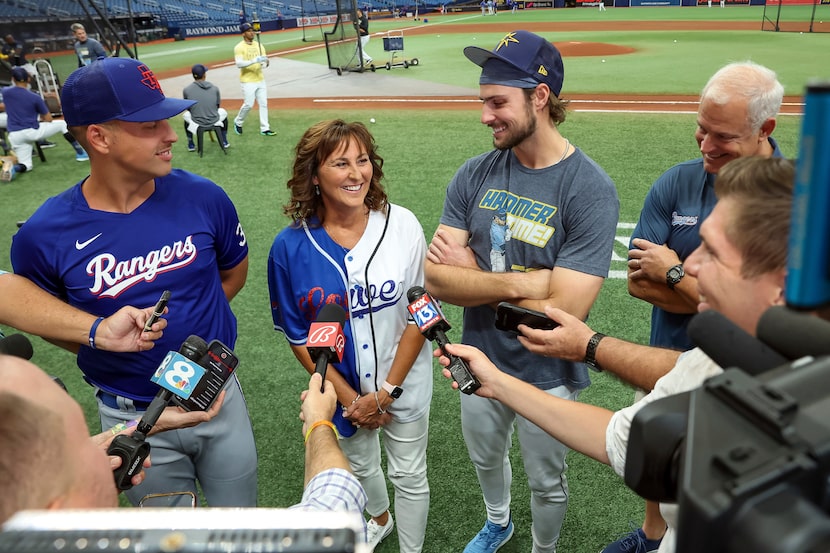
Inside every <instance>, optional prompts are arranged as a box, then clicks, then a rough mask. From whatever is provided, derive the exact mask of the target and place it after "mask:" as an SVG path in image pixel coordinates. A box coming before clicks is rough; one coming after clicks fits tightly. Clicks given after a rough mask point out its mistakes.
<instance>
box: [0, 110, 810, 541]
mask: <svg viewBox="0 0 830 553" xmlns="http://www.w3.org/2000/svg"><path fill="white" fill-rule="evenodd" d="M371 116H372V117H374V118H376V120H377V123H375V124H370V125H369V126H370V128H371V130H372V132H373V133H374V136H375V138H376V140H377V143H378V144H379V147H380V153H381V155H382V156H383V157H384V158H385V162H386V163H385V165H384V170H385V172H386V186H387V189H388V191H389V195H390V198H391V200H392V201H393V202H395V203H398V204H402V205H404V206H406V207H408V208H410V209H411V210H412V211H413V212H414V213H415V214H416V215H417V217H418V218H419V220H420V221H421V223H422V225H423V228H424V231H425V233H426V236H427V237H429V236H431V234H432V232H433V231H434V229H435V227H436V225H437V223H438V217H439V215H440V212H441V206H442V203H443V195H444V190H445V188H446V184H447V182H448V181H449V179H450V178H451V176H452V175H453V173H454V172H455V170H456V169H457V168H458V166H459V165H460V164H461V163H462V162H463V161H464V160H465V159H466V158H468V157H471V156H473V155H475V154H478V153H480V152H482V151H485V150H486V149H488V148H490V146H491V145H490V138H489V131H488V129H487V128H485V127H484V126H482V125H481V124H480V123H479V121H478V112H477V111H473V110H467V111H440V112H436V111H427V110H418V111H415V112H407V111H402V110H380V111H373V112H372V114H371ZM331 117H343V118H346V119H349V120H361V121H364V122H367V121H368V118H369V115H368V113H367V112H365V111H360V110H355V111H349V110H337V111H335V110H314V111H312V110H300V111H290V112H289V111H276V110H274V111H272V113H271V122H272V124H273V128H274V129H275V130H276V131H277V132H278V137H275V138H273V139H270V138H269V139H265V138H262V137H260V136H258V135H256V134H244V135H242V136H236V135H231V137H230V141H231V148H230V150H229V151H228V155H227V156H224V155H222V154H221V152H220V151H219V149H218V148H213V147H212V145H210V144H208V145H207V148H206V150H205V156H204V158H202V159H199V158H198V157H197V156H196V154H194V153H188V152H187V151H186V145H185V143H184V142H183V141H179V142H178V143H177V144H175V145H174V160H173V163H174V165H175V166H177V167H182V168H185V169H188V170H191V171H195V172H198V173H200V174H203V175H206V176H208V177H210V178H211V179H213V180H214V181H215V182H217V183H219V184H220V185H221V186H222V187H224V188H225V190H226V191H227V192H228V194H229V195H230V197H231V198H232V200H233V201H234V202H235V204H236V206H237V209H238V211H239V214H240V217H241V220H242V223H243V225H244V226H245V231H246V235H247V237H248V240H249V244H250V272H249V276H248V282H247V284H246V286H245V288H244V289H243V290H242V291H241V292H240V294H239V295H238V296H237V297H236V298H235V299H234V301H233V303H232V307H233V310H234V312H235V313H236V315H237V318H238V319H239V340H238V342H237V345H236V352H237V354H238V356H239V358H240V360H241V361H240V366H239V371H238V374H239V379H240V381H241V382H242V385H243V388H244V390H245V392H246V397H247V400H248V404H249V408H250V413H251V416H252V419H253V422H254V428H255V433H256V440H257V448H258V451H259V478H260V493H259V499H260V505H261V506H266V507H281V506H287V505H290V504H292V503H294V502H295V501H297V500H298V499H299V497H300V495H301V490H302V481H303V447H302V436H301V434H300V421H299V419H298V413H299V406H300V401H299V396H300V392H301V391H302V389H303V387H304V386H305V385H306V384H307V380H308V377H307V375H306V373H305V371H304V370H303V369H302V368H301V367H300V366H299V365H298V363H297V362H296V361H295V359H294V357H293V355H292V354H291V351H290V349H289V348H288V346H287V344H286V341H285V339H284V338H283V337H282V336H281V335H279V334H277V333H276V332H275V331H274V330H273V325H272V323H271V318H270V311H269V300H268V291H267V285H266V260H267V255H268V250H269V248H270V245H271V242H272V240H273V238H274V236H275V234H276V233H277V232H278V231H279V229H281V228H282V227H283V226H284V225H285V224H286V223H287V220H286V218H285V217H284V216H283V215H282V211H281V205H282V203H283V202H284V201H285V200H286V198H287V190H286V187H285V181H286V179H287V176H288V174H289V170H290V169H289V168H290V163H291V150H292V148H293V146H294V145H295V144H296V141H297V140H298V139H299V137H300V135H301V134H302V132H303V131H304V130H305V129H306V128H307V127H308V126H309V125H311V124H312V123H314V122H316V121H318V120H320V119H324V118H331ZM799 123H800V118H798V117H781V118H780V123H779V128H778V129H777V130H776V132H775V136H776V137H778V139H779V141H780V142H781V144H782V148H783V150H784V153H785V154H787V155H789V156H793V155H795V154H796V153H797V146H798V131H799V129H798V126H799ZM174 128H175V129H176V130H178V129H179V128H180V125H179V123H178V121H175V124H174ZM693 130H694V116H693V115H658V114H621V113H571V114H569V117H568V120H567V121H566V122H565V123H564V124H563V126H562V133H563V134H564V135H565V136H567V137H568V138H569V139H570V140H571V141H572V142H573V143H574V144H576V145H577V146H579V147H580V148H582V149H584V150H585V151H586V152H587V153H588V154H589V155H590V156H591V157H593V158H594V159H595V160H596V161H597V162H598V163H599V164H600V165H601V166H602V167H603V168H605V170H606V171H607V172H608V173H609V175H610V176H611V177H612V178H613V180H614V181H615V183H616V184H617V189H618V193H619V195H620V199H621V205H622V213H621V218H620V220H621V221H622V222H628V223H633V222H635V221H636V219H637V217H638V214H639V210H640V206H641V205H642V201H643V198H644V196H645V193H646V191H647V190H648V187H649V186H650V184H651V182H652V181H653V180H654V179H655V178H656V177H657V176H658V175H659V174H660V173H661V172H662V171H663V170H664V169H666V168H668V167H669V166H670V165H672V164H673V163H676V162H678V161H681V160H684V159H688V158H691V157H695V156H696V155H698V154H697V150H696V146H695V144H694V140H693V137H692V134H693ZM413 137H414V138H413ZM46 153H47V156H48V161H47V162H46V163H40V162H39V161H37V160H36V162H35V163H36V168H35V170H34V172H32V173H29V174H23V175H20V176H19V177H17V178H16V179H15V180H14V181H13V182H12V183H10V184H2V185H0V267H2V268H8V267H9V262H8V246H9V244H10V241H11V238H12V235H13V234H14V232H15V230H16V226H15V222H16V221H18V220H22V219H25V218H27V217H28V216H29V215H30V214H31V213H32V212H33V211H34V210H35V209H36V208H37V206H39V205H40V204H41V203H42V202H43V201H44V200H45V199H46V198H48V197H49V196H52V195H54V194H57V193H59V192H60V191H62V190H64V189H65V188H67V187H69V186H70V185H71V184H73V183H75V182H76V181H78V180H79V179H81V178H83V177H84V175H85V174H86V171H87V165H86V164H84V163H77V162H75V161H74V153H73V152H72V150H71V148H70V147H69V146H68V145H67V144H65V143H63V141H61V140H58V145H57V147H55V148H52V149H50V150H47V152H46ZM630 232H631V230H630V228H629V229H626V228H621V229H620V231H619V233H618V234H619V239H618V243H617V244H616V246H615V253H616V254H617V257H618V258H619V259H617V260H615V261H613V262H612V266H611V269H612V270H616V271H622V270H624V268H625V262H624V261H623V259H624V257H625V255H626V249H627V248H626V244H627V236H628V235H629V234H630ZM446 307H447V309H446V315H447V317H448V319H449V320H450V322H451V323H452V324H453V325H454V328H453V330H452V331H451V333H450V338H451V339H452V340H458V339H459V337H460V334H459V331H460V326H461V311H460V309H458V308H456V307H454V306H446ZM170 308H171V309H174V308H175V305H174V303H171V305H170ZM589 322H590V324H592V325H593V326H594V328H595V329H596V330H598V331H602V332H604V333H606V334H610V335H613V336H618V337H621V338H625V339H629V340H634V341H637V342H641V343H644V342H647V340H648V325H649V306H648V305H646V304H645V303H644V302H641V301H639V300H636V299H634V298H631V297H630V296H629V295H628V294H627V291H626V286H625V281H624V280H621V279H609V280H607V281H606V283H605V285H604V287H603V290H602V293H601V294H600V297H599V299H598V301H597V303H596V304H595V307H594V309H593V310H592V313H591V316H590V321H589ZM3 330H5V331H8V330H9V329H8V328H5V327H4V328H3ZM34 345H35V357H34V359H33V361H34V362H35V363H37V364H38V365H39V366H41V367H42V368H43V369H44V370H46V371H47V372H48V373H50V374H54V375H59V376H60V377H61V378H62V379H63V380H64V382H65V383H66V384H67V386H68V388H69V392H70V393H71V394H72V395H73V397H75V398H76V399H78V400H79V401H80V402H81V403H82V404H83V405H84V408H85V411H86V414H87V418H88V421H89V424H90V427H91V429H92V430H93V431H96V430H97V429H98V422H97V416H96V415H95V411H94V406H93V402H92V397H91V388H90V387H89V386H87V385H86V384H85V383H84V382H83V380H82V379H81V377H80V371H79V370H78V369H77V367H76V366H75V361H74V358H73V357H72V356H71V355H70V354H68V353H66V352H64V351H62V350H59V349H57V348H56V347H54V346H52V345H50V344H47V343H46V342H44V341H42V340H40V339H38V338H34ZM434 377H435V392H434V396H433V400H432V406H431V416H430V420H431V428H430V444H429V450H428V455H429V459H428V463H429V481H430V486H431V489H432V500H431V509H430V515H429V522H428V527H427V534H426V543H425V548H424V551H425V552H439V553H443V552H448V553H449V552H458V551H460V550H461V549H462V548H463V546H464V544H466V542H467V541H468V540H469V539H470V538H471V537H472V536H473V535H474V534H475V533H476V532H477V531H478V530H479V528H480V527H481V525H482V524H483V522H484V507H483V503H482V500H481V496H480V491H479V489H478V484H477V481H476V478H475V474H474V471H473V468H472V465H471V463H470V461H469V459H468V457H467V453H466V449H465V447H464V444H463V439H462V437H461V430H460V423H459V407H458V405H459V400H458V393H457V392H455V391H453V390H451V389H450V386H449V384H448V382H447V381H446V380H445V379H444V378H443V377H442V376H441V375H440V373H439V371H438V370H437V369H436V370H435V373H434ZM593 380H594V383H593V385H592V386H591V387H590V388H589V389H588V390H586V391H585V392H584V393H583V394H582V396H581V400H582V401H585V402H589V403H592V404H596V405H600V406H603V407H607V408H611V409H618V408H621V407H624V406H626V405H628V404H629V403H630V402H631V398H632V390H631V389H630V388H628V387H627V386H625V385H623V384H621V383H620V382H619V381H617V380H616V379H614V378H613V377H611V376H608V375H607V374H599V375H595V376H593ZM516 449H517V448H515V449H514V451H513V453H512V455H513V457H512V461H513V465H514V474H515V478H514V486H513V509H514V518H515V520H516V523H517V524H516V534H515V537H514V538H513V540H512V541H511V542H510V543H509V544H508V545H506V546H505V547H504V548H503V549H502V550H501V551H504V552H506V553H514V552H515V553H518V552H522V553H526V552H527V551H529V550H530V548H531V541H530V535H529V532H530V530H529V521H530V513H529V499H528V490H527V484H526V479H525V477H524V473H523V470H522V468H521V461H520V459H519V458H518V452H517V451H516ZM229 459H232V452H229ZM569 464H570V469H569V471H568V478H569V481H570V484H571V504H570V507H569V510H568V515H567V519H566V521H565V525H564V527H563V530H562V537H561V541H560V551H563V552H564V551H567V552H572V553H596V551H599V550H600V548H601V547H602V546H603V545H604V544H606V543H608V542H609V541H611V540H613V539H614V538H616V537H617V536H618V535H619V534H620V533H622V532H624V531H627V529H628V522H629V521H630V520H633V521H637V522H639V520H640V518H641V517H642V509H643V502H642V500H640V499H638V498H637V497H636V496H635V495H634V494H633V493H632V492H630V491H629V490H627V489H626V488H625V486H624V485H623V483H622V481H621V479H620V478H618V477H617V476H616V475H615V474H614V473H613V472H612V471H611V470H610V469H609V468H608V467H606V466H604V465H600V464H599V463H597V462H595V461H593V460H591V459H587V458H585V457H584V456H582V455H580V454H577V453H571V454H570V455H569ZM377 551H378V552H379V553H382V552H392V551H397V538H396V537H395V535H394V534H393V535H392V536H391V537H390V538H388V539H387V540H386V541H385V542H384V543H383V545H381V546H380V547H379V548H378V549H377Z"/></svg>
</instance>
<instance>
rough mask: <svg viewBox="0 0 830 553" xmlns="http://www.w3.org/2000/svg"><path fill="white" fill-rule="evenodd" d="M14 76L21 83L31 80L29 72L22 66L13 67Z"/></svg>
mask: <svg viewBox="0 0 830 553" xmlns="http://www.w3.org/2000/svg"><path fill="white" fill-rule="evenodd" d="M12 78H13V79H14V80H15V81H17V82H19V83H25V82H26V81H28V80H29V72H28V71H26V70H25V69H23V68H22V67H12Z"/></svg>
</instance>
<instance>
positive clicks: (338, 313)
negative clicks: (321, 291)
mask: <svg viewBox="0 0 830 553" xmlns="http://www.w3.org/2000/svg"><path fill="white" fill-rule="evenodd" d="M316 322H318V323H340V326H343V325H345V324H346V311H345V310H344V309H343V308H342V307H340V306H339V305H338V304H336V303H327V304H326V305H324V306H323V308H322V309H321V310H320V314H319V315H317V321H316Z"/></svg>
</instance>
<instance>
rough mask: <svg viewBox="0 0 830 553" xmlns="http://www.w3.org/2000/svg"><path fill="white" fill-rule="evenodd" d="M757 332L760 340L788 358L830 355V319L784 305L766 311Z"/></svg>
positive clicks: (759, 322)
mask: <svg viewBox="0 0 830 553" xmlns="http://www.w3.org/2000/svg"><path fill="white" fill-rule="evenodd" d="M756 332H757V333H758V338H760V339H761V341H763V342H764V343H765V344H768V345H769V346H770V347H771V348H772V349H774V350H775V351H777V352H778V353H780V354H781V355H783V356H784V357H786V358H787V359H791V360H795V359H800V358H802V357H804V356H806V355H811V356H813V357H819V356H822V355H830V322H827V321H825V320H824V319H820V318H818V317H816V316H814V315H809V314H807V313H800V312H798V311H794V310H792V309H790V308H788V307H784V306H782V305H776V306H773V307H770V308H769V309H767V310H766V311H764V314H763V315H761V319H760V320H759V321H758V328H757V330H756Z"/></svg>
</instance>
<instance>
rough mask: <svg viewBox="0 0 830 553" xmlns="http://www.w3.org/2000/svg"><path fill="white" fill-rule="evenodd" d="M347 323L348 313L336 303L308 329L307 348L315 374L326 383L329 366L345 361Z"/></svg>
mask: <svg viewBox="0 0 830 553" xmlns="http://www.w3.org/2000/svg"><path fill="white" fill-rule="evenodd" d="M345 323H346V312H345V311H344V310H343V308H342V307H340V306H339V305H337V304H336V303H327V304H326V305H324V306H323V308H322V309H321V310H320V314H319V315H318V316H317V320H316V321H314V322H313V323H311V328H309V329H308V340H307V341H306V347H307V348H308V353H309V355H311V360H312V361H314V363H315V365H314V372H316V373H320V375H321V376H322V377H323V380H324V381H325V379H326V368H327V367H328V364H329V363H332V362H334V363H338V362H340V361H342V360H343V349H345V347H346V337H345V336H344V335H343V325H344V324H345Z"/></svg>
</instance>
